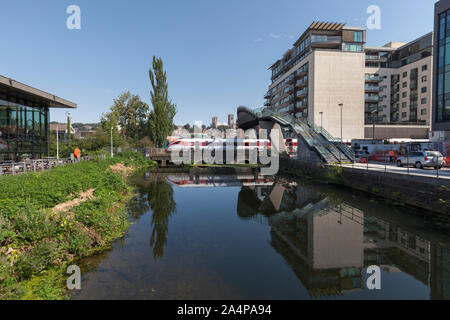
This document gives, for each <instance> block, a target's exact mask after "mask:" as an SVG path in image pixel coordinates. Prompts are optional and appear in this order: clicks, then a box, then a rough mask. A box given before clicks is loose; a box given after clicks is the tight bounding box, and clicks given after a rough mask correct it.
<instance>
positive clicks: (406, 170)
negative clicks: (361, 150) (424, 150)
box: [334, 152, 450, 179]
mask: <svg viewBox="0 0 450 320" xmlns="http://www.w3.org/2000/svg"><path fill="white" fill-rule="evenodd" d="M381 157H382V159H378V160H373V159H372V160H371V157H370V156H365V157H362V158H359V159H358V158H357V159H356V161H355V162H354V163H352V164H334V165H335V166H342V167H345V168H351V169H353V170H366V171H376V172H380V173H393V174H404V175H411V176H423V177H430V178H437V179H450V170H449V169H448V168H446V166H444V167H442V168H439V167H434V166H431V167H423V168H416V167H415V166H414V165H413V164H410V165H402V166H398V165H397V157H393V159H392V162H391V159H390V157H389V154H388V153H387V152H386V153H383V154H381ZM444 159H445V158H444ZM407 162H409V160H407Z"/></svg>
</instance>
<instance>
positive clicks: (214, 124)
mask: <svg viewBox="0 0 450 320" xmlns="http://www.w3.org/2000/svg"><path fill="white" fill-rule="evenodd" d="M218 123H219V118H217V117H213V118H212V123H211V127H213V128H215V129H216V128H217V127H218Z"/></svg>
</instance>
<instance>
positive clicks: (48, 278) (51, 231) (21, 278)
mask: <svg viewBox="0 0 450 320" xmlns="http://www.w3.org/2000/svg"><path fill="white" fill-rule="evenodd" d="M119 162H120V163H123V164H124V165H125V166H128V167H130V166H131V167H133V168H142V167H144V166H148V165H150V164H151V165H153V163H150V162H148V161H147V160H145V159H144V158H143V157H142V156H140V155H139V154H134V153H124V154H121V155H118V156H117V157H116V158H114V159H106V160H92V161H85V162H80V163H77V164H72V165H67V166H64V167H58V168H56V169H54V170H52V171H47V172H42V173H28V174H23V175H19V176H8V177H6V176H5V177H1V178H0V194H1V195H2V197H1V199H0V299H51V300H54V299H64V298H66V294H65V289H64V285H65V279H66V277H67V275H66V274H65V270H66V268H67V266H68V265H70V263H72V262H73V261H75V260H77V259H80V258H83V257H85V256H88V255H91V254H93V253H95V252H98V251H101V250H104V249H105V248H107V247H108V246H110V245H111V243H112V242H113V241H114V240H115V239H117V238H119V237H121V236H123V235H124V233H125V232H126V230H127V228H128V226H129V219H128V217H127V214H126V208H125V206H126V202H127V200H128V199H129V198H130V197H131V196H132V195H133V190H132V188H131V187H130V186H129V185H128V184H127V181H126V180H125V179H126V178H125V177H124V176H123V175H121V174H120V173H114V172H112V171H111V170H110V169H109V168H110V166H111V165H113V164H116V163H119ZM88 189H95V192H94V198H93V199H90V200H88V201H86V202H83V203H81V204H80V205H79V206H77V207H74V208H72V209H70V210H69V211H68V212H63V213H54V212H52V210H51V208H53V207H55V206H56V205H57V204H60V203H63V202H66V201H68V200H71V199H74V198H77V195H78V194H79V193H81V192H84V191H86V190H88Z"/></svg>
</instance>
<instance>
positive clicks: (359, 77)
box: [265, 22, 433, 140]
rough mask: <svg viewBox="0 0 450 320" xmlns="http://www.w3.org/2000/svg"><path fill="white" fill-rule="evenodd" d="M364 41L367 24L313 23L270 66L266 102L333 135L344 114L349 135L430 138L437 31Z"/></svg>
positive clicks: (338, 135) (339, 128)
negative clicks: (405, 39)
mask: <svg viewBox="0 0 450 320" xmlns="http://www.w3.org/2000/svg"><path fill="white" fill-rule="evenodd" d="M365 43H366V30H365V29H364V28H358V27H346V26H345V25H344V24H335V23H320V22H315V23H313V24H312V25H311V26H310V27H309V28H308V29H307V30H306V31H305V32H304V33H303V35H302V36H301V37H300V38H299V40H298V41H297V42H296V43H294V46H293V48H291V49H290V50H288V51H287V52H286V53H285V54H284V55H283V57H282V59H280V60H278V61H277V62H275V63H274V64H273V65H272V66H271V67H270V70H271V71H272V84H271V85H270V86H269V90H268V92H267V94H266V96H265V99H266V101H265V106H266V107H267V108H270V109H272V110H274V111H277V112H280V113H287V114H292V115H294V116H295V117H297V118H298V119H307V120H309V121H311V122H314V123H315V124H316V125H318V126H323V127H324V128H325V129H326V130H327V131H329V132H330V133H331V134H332V135H333V136H336V137H340V135H341V121H342V131H343V133H342V134H343V138H344V139H346V140H349V139H357V138H373V137H375V138H377V139H387V138H410V137H417V138H425V137H428V132H429V130H430V127H431V103H432V94H431V91H432V90H431V84H432V65H433V60H432V59H433V34H432V33H429V34H427V35H425V36H423V37H421V38H419V39H417V40H414V41H412V42H410V43H401V42H391V43H388V44H387V45H385V46H383V47H368V46H366V45H365ZM339 104H343V107H342V120H341V110H340V108H339V107H338V105H339ZM374 123H375V124H376V125H377V130H373V124H374ZM374 132H375V134H374Z"/></svg>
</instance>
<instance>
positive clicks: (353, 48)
mask: <svg viewBox="0 0 450 320" xmlns="http://www.w3.org/2000/svg"><path fill="white" fill-rule="evenodd" d="M344 51H348V52H363V46H362V45H361V44H350V43H346V44H345V45H344Z"/></svg>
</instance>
